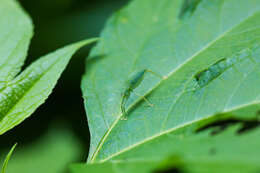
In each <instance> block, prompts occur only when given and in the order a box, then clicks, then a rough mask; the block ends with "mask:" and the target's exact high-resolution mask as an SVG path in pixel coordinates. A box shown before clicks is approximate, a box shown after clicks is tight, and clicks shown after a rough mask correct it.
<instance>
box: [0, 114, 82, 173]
mask: <svg viewBox="0 0 260 173" xmlns="http://www.w3.org/2000/svg"><path fill="white" fill-rule="evenodd" d="M63 116H71V115H70V114H69V115H63ZM40 135H41V137H40V138H39V137H38V138H33V140H31V141H32V142H31V143H30V145H28V144H27V145H26V144H24V141H19V142H20V143H19V148H18V150H16V151H15V153H14V154H13V155H12V158H11V162H9V164H8V167H7V170H6V173H15V172H21V173H35V172H37V173H46V172H48V173H65V172H67V168H68V164H71V163H73V162H77V161H80V158H81V157H82V156H84V154H85V153H84V151H86V146H85V145H82V143H81V142H80V141H79V139H78V137H77V136H76V135H75V134H74V132H73V131H72V130H71V129H70V124H67V123H66V122H63V120H62V119H59V120H58V121H54V122H52V123H51V124H50V126H49V128H48V129H47V131H45V132H44V133H43V134H42V133H41V134H40ZM2 151H3V150H2V148H1V150H0V160H1V158H2V157H1V156H4V155H2V154H4V153H6V152H2ZM84 158H85V157H84Z"/></svg>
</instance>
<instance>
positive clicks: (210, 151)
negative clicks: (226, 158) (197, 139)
mask: <svg viewBox="0 0 260 173" xmlns="http://www.w3.org/2000/svg"><path fill="white" fill-rule="evenodd" d="M216 153H217V151H216V149H215V148H211V149H210V150H209V154H210V155H215V154H216Z"/></svg>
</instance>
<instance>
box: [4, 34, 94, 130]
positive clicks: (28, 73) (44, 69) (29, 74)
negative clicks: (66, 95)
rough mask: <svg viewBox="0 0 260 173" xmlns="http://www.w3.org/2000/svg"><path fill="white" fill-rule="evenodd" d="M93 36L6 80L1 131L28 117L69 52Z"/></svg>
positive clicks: (60, 50) (70, 53) (49, 86)
mask: <svg viewBox="0 0 260 173" xmlns="http://www.w3.org/2000/svg"><path fill="white" fill-rule="evenodd" d="M95 41H97V39H96V38H94V39H89V40H85V41H81V42H78V43H75V44H71V45H69V46H66V47H64V48H61V49H58V50H57V51H55V52H53V53H50V54H48V55H46V56H44V57H42V58H40V59H39V60H37V61H36V62H34V63H33V64H31V65H30V66H29V67H28V68H27V69H26V70H24V71H23V72H22V73H21V74H20V75H19V76H17V77H16V78H15V79H14V80H12V81H10V82H8V83H7V84H6V85H5V87H3V88H2V90H1V92H0V134H3V133H4V132H6V131H7V130H9V129H11V128H13V127H14V126H16V125H17V124H19V123H21V122H22V121H23V120H24V119H25V118H27V117H29V116H30V115H31V114H32V113H33V112H34V111H35V110H36V108H37V107H38V106H40V105H41V104H42V103H44V101H45V100H46V99H47V97H48V96H49V94H50V93H51V91H52V89H53V88H54V86H55V84H56V82H57V80H58V79H59V77H60V75H61V73H62V72H63V70H64V69H65V67H66V65H67V64H68V63H69V60H70V59H71V57H72V55H73V54H74V53H75V51H77V50H78V49H79V48H81V47H82V46H84V45H87V44H90V43H93V42H95Z"/></svg>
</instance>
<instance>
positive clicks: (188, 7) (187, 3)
mask: <svg viewBox="0 0 260 173" xmlns="http://www.w3.org/2000/svg"><path fill="white" fill-rule="evenodd" d="M200 2H201V0H183V3H182V6H181V10H180V13H179V19H182V18H183V17H184V16H185V15H186V14H190V15H192V14H193V13H194V11H195V10H196V8H197V7H198V5H199V3H200Z"/></svg>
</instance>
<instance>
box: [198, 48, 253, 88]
mask: <svg viewBox="0 0 260 173" xmlns="http://www.w3.org/2000/svg"><path fill="white" fill-rule="evenodd" d="M250 57H251V50H250V49H245V50H243V51H242V52H240V53H238V54H237V55H234V56H233V57H231V58H222V59H220V60H219V61H217V62H215V63H214V64H213V65H211V66H210V67H208V68H207V69H204V70H202V71H200V72H198V73H197V74H196V75H195V76H194V78H195V79H196V81H197V85H198V86H199V87H200V88H202V87H204V86H206V85H208V84H209V83H210V82H211V81H213V80H214V79H216V78H218V77H219V76H220V75H221V74H223V73H224V72H225V71H226V70H228V69H229V68H231V67H233V66H234V65H235V64H236V63H239V62H240V61H242V60H244V59H246V58H250Z"/></svg>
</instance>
